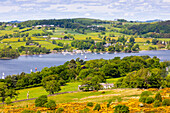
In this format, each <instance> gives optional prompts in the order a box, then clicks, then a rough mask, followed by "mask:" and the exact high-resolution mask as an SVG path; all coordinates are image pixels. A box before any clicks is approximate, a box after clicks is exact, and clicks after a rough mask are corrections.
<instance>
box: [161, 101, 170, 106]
mask: <svg viewBox="0 0 170 113" xmlns="http://www.w3.org/2000/svg"><path fill="white" fill-rule="evenodd" d="M162 105H163V106H170V99H164V100H163V102H162Z"/></svg>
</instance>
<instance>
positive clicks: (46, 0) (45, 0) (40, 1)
mask: <svg viewBox="0 0 170 113" xmlns="http://www.w3.org/2000/svg"><path fill="white" fill-rule="evenodd" d="M50 1H51V0H36V2H37V3H43V2H50Z"/></svg>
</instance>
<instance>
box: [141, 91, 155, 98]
mask: <svg viewBox="0 0 170 113" xmlns="http://www.w3.org/2000/svg"><path fill="white" fill-rule="evenodd" d="M151 94H152V93H151V92H150V91H143V92H142V93H141V95H140V96H141V97H148V96H149V95H151Z"/></svg>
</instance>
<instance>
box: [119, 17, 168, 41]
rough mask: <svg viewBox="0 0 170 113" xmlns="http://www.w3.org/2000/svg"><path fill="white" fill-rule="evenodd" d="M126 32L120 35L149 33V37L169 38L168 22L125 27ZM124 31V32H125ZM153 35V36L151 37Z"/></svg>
mask: <svg viewBox="0 0 170 113" xmlns="http://www.w3.org/2000/svg"><path fill="white" fill-rule="evenodd" d="M127 29H128V30H127V31H126V30H124V31H121V32H122V33H126V34H133V35H135V34H137V35H144V34H147V33H150V32H153V33H154V34H151V35H150V36H151V37H154V38H161V37H162V38H169V37H170V20H168V21H165V22H158V23H149V24H139V25H132V26H128V27H127ZM125 31H126V32H125ZM152 35H154V36H152Z"/></svg>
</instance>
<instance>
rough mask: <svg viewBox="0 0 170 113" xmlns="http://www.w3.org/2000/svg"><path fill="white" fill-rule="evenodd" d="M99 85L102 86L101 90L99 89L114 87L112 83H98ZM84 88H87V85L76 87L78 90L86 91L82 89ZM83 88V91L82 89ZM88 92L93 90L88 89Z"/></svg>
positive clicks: (91, 88)
mask: <svg viewBox="0 0 170 113" xmlns="http://www.w3.org/2000/svg"><path fill="white" fill-rule="evenodd" d="M100 85H101V86H102V88H101V89H111V88H113V87H114V84H113V83H100ZM86 86H88V85H86V84H85V85H78V90H87V89H84V87H86ZM82 88H83V89H82ZM88 90H89V91H93V90H94V88H93V87H90V88H89V89H88Z"/></svg>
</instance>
